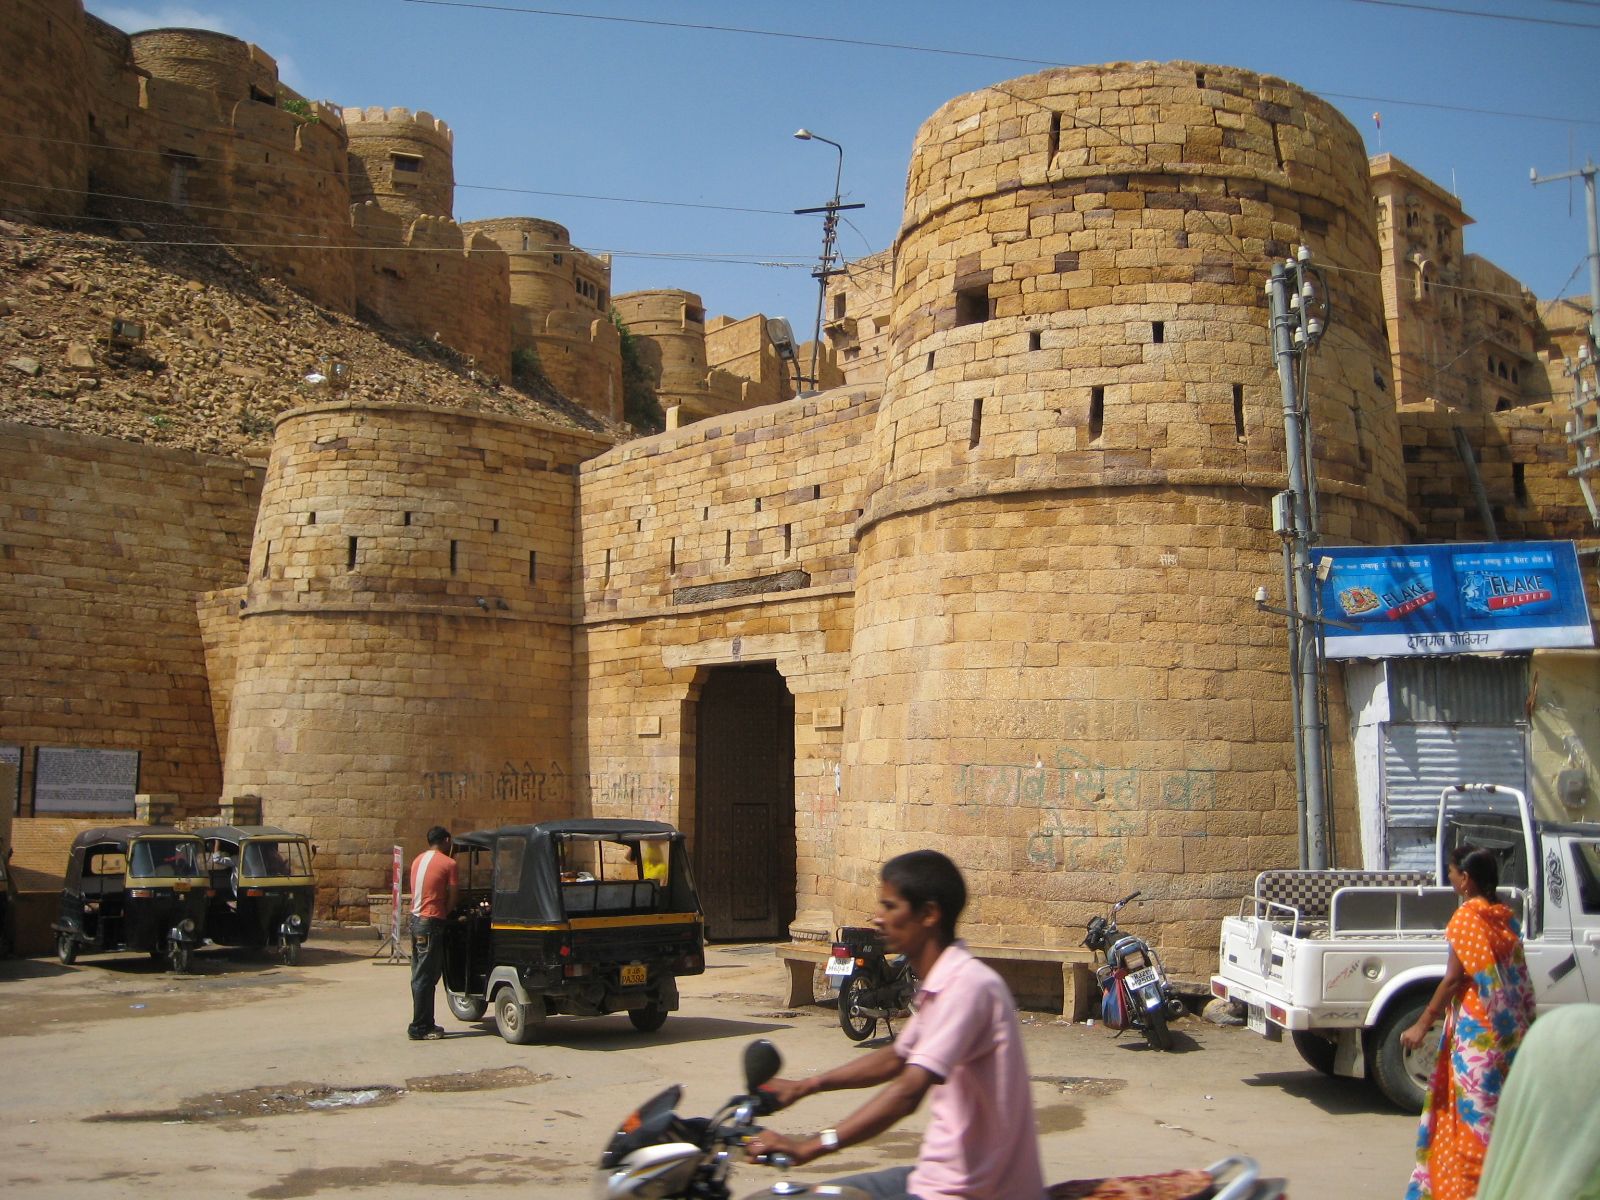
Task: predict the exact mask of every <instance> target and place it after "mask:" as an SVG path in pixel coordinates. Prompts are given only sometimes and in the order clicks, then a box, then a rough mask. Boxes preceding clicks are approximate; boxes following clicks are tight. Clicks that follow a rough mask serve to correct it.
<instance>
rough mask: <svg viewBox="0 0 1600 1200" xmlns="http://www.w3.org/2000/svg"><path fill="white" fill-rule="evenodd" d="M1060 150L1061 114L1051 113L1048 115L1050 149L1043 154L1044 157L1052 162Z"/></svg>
mask: <svg viewBox="0 0 1600 1200" xmlns="http://www.w3.org/2000/svg"><path fill="white" fill-rule="evenodd" d="M1060 150H1061V114H1060V113H1058V112H1053V113H1051V114H1050V147H1049V149H1048V150H1047V151H1046V152H1045V153H1046V156H1047V157H1048V158H1049V159H1050V160H1051V161H1054V160H1055V157H1056V155H1057V154H1058V153H1059V152H1060Z"/></svg>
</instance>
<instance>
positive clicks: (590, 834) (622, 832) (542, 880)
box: [452, 817, 699, 922]
mask: <svg viewBox="0 0 1600 1200" xmlns="http://www.w3.org/2000/svg"><path fill="white" fill-rule="evenodd" d="M568 840H577V841H609V842H637V841H655V840H662V841H667V842H669V843H670V846H671V849H670V851H669V858H668V863H669V870H668V903H669V904H670V906H671V908H672V909H673V911H680V912H695V911H698V910H699V900H698V899H697V898H696V896H695V893H694V884H693V882H692V877H691V875H690V872H689V851H688V844H687V843H686V842H685V840H684V836H683V834H682V833H681V832H679V831H678V830H677V829H675V828H673V827H672V826H671V825H668V824H667V823H665V822H664V821H634V820H627V819H622V818H599V817H596V818H569V819H567V820H562V821H544V822H541V823H540V824H537V825H504V826H501V827H500V828H499V829H479V830H474V831H473V832H471V833H464V834H462V835H461V836H459V837H454V838H452V841H453V842H454V843H455V847H456V849H458V850H461V849H477V850H487V851H489V852H490V853H492V854H494V855H495V859H496V862H495V876H494V896H493V901H492V903H493V905H494V916H495V918H496V919H497V920H513V921H532V922H559V921H564V920H565V919H566V912H565V909H564V906H563V905H562V902H561V858H560V851H559V846H560V844H561V842H563V841H568ZM508 841H515V842H520V843H521V844H522V846H523V849H522V851H521V854H520V863H518V862H516V861H514V857H515V856H514V855H513V854H507V855H506V856H505V857H504V858H502V857H501V847H502V846H503V845H504V844H505V843H506V842H508ZM513 869H515V871H516V878H515V879H510V878H504V877H503V872H505V871H510V870H513Z"/></svg>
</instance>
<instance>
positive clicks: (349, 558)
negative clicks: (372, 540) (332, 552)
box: [344, 538, 356, 571]
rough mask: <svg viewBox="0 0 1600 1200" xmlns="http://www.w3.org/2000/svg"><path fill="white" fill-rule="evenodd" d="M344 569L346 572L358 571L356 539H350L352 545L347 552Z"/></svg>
mask: <svg viewBox="0 0 1600 1200" xmlns="http://www.w3.org/2000/svg"><path fill="white" fill-rule="evenodd" d="M344 569H345V570H346V571H354V570H355V569H356V539H355V538H351V539H350V545H349V547H348V548H347V549H346V550H345V555H344Z"/></svg>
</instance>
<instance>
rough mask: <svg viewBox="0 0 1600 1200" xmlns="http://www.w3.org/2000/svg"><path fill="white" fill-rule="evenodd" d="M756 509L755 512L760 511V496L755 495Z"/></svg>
mask: <svg viewBox="0 0 1600 1200" xmlns="http://www.w3.org/2000/svg"><path fill="white" fill-rule="evenodd" d="M756 511H757V512H760V511H761V497H760V496H757V497H756Z"/></svg>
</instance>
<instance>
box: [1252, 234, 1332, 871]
mask: <svg viewBox="0 0 1600 1200" xmlns="http://www.w3.org/2000/svg"><path fill="white" fill-rule="evenodd" d="M1266 290H1267V296H1268V299H1269V301H1270V303H1271V310H1272V353H1273V356H1274V357H1275V358H1276V359H1277V364H1278V386H1279V388H1280V390H1281V391H1282V393H1283V436H1284V448H1285V450H1286V452H1287V454H1286V459H1287V466H1288V477H1289V490H1288V491H1287V492H1282V493H1279V494H1278V495H1277V496H1276V497H1274V502H1273V526H1274V528H1275V529H1276V530H1277V532H1278V533H1279V535H1280V536H1281V537H1282V538H1283V572H1284V590H1285V593H1286V595H1285V603H1286V604H1287V606H1288V607H1287V608H1286V609H1283V610H1279V609H1272V610H1270V611H1273V612H1281V614H1282V615H1283V616H1285V617H1287V618H1288V623H1289V661H1290V671H1289V679H1290V688H1291V693H1292V696H1293V700H1294V714H1295V776H1296V778H1295V784H1296V791H1297V792H1298V797H1299V809H1300V828H1301V839H1300V863H1301V866H1302V867H1307V868H1310V869H1311V870H1314V871H1316V870H1323V869H1325V868H1326V867H1328V866H1329V865H1330V863H1329V857H1328V799H1327V760H1326V756H1325V754H1324V747H1325V744H1326V734H1327V719H1326V714H1325V704H1324V696H1325V693H1324V690H1323V688H1322V686H1321V676H1322V646H1321V639H1322V629H1321V624H1322V622H1321V619H1320V618H1319V617H1318V616H1317V597H1316V590H1317V580H1316V579H1315V578H1314V568H1313V566H1312V564H1311V547H1312V545H1313V544H1314V543H1315V542H1316V540H1317V529H1316V517H1315V514H1316V502H1315V497H1314V496H1313V494H1312V491H1313V485H1312V476H1311V471H1310V466H1309V459H1310V456H1309V454H1308V446H1309V443H1310V421H1309V419H1308V415H1307V413H1306V407H1305V397H1304V395H1303V394H1302V390H1301V387H1300V383H1299V377H1301V376H1302V374H1303V368H1304V365H1305V361H1306V355H1307V354H1308V353H1309V352H1310V351H1311V349H1312V347H1314V346H1315V345H1316V344H1317V342H1318V341H1319V340H1320V339H1321V337H1322V334H1323V331H1324V321H1323V319H1322V317H1321V316H1318V315H1314V314H1313V312H1312V309H1313V308H1316V309H1318V310H1319V311H1322V310H1323V309H1324V305H1323V304H1322V303H1321V301H1322V298H1324V297H1326V294H1327V293H1326V288H1325V286H1324V285H1323V283H1322V279H1321V276H1320V274H1319V273H1317V272H1316V271H1315V269H1314V268H1313V267H1312V266H1311V252H1310V250H1308V249H1307V248H1306V247H1304V246H1301V247H1300V250H1299V253H1298V254H1297V255H1296V257H1295V258H1293V259H1289V260H1287V261H1284V262H1279V263H1274V264H1273V267H1272V278H1271V280H1270V281H1269V282H1268V284H1267V289H1266ZM1264 592H1265V589H1261V590H1260V591H1258V592H1257V604H1258V605H1259V606H1261V607H1262V608H1265V607H1266V598H1265V595H1264Z"/></svg>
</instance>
